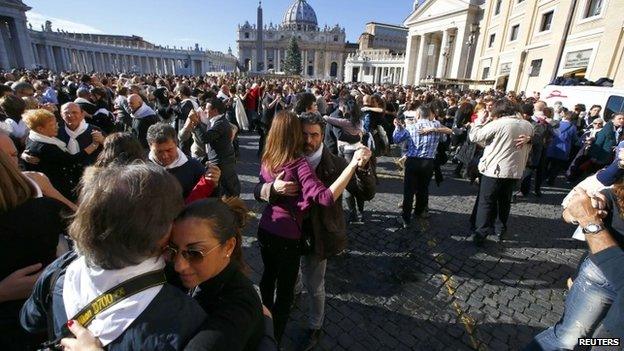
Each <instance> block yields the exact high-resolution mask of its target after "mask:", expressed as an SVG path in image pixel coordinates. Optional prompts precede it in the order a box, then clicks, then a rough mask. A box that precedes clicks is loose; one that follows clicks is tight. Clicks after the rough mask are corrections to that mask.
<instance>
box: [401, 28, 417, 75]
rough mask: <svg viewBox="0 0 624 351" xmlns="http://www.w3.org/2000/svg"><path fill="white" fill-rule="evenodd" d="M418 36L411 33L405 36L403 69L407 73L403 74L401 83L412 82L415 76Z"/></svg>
mask: <svg viewBox="0 0 624 351" xmlns="http://www.w3.org/2000/svg"><path fill="white" fill-rule="evenodd" d="M417 50H418V36H417V35H411V36H409V37H408V38H407V47H406V49H405V69H404V71H405V72H406V73H407V74H404V75H403V80H402V82H403V84H405V85H408V84H414V77H415V76H416V62H417V56H418V51H417Z"/></svg>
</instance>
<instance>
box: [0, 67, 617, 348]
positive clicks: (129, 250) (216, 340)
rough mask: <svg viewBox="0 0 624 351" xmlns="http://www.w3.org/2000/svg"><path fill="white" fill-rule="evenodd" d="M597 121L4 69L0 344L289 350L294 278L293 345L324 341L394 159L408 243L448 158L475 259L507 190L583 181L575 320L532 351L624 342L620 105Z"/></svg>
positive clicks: (223, 81)
mask: <svg viewBox="0 0 624 351" xmlns="http://www.w3.org/2000/svg"><path fill="white" fill-rule="evenodd" d="M601 112H602V111H601V106H598V105H595V106H591V107H590V108H589V111H588V112H586V106H583V105H576V106H574V107H572V108H570V109H568V108H566V107H564V106H562V105H561V104H560V103H556V104H554V105H553V106H548V105H547V104H546V103H545V102H544V101H542V100H541V99H540V96H539V93H534V94H532V95H531V96H528V95H526V94H525V93H518V94H516V93H515V92H502V91H495V90H489V91H478V90H462V89H436V88H422V87H412V86H401V85H389V84H377V85H371V84H365V83H349V84H345V83H339V82H334V81H302V80H299V79H294V78H279V77H274V78H269V77H253V78H252V77H243V76H236V75H224V76H202V77H199V76H172V75H163V76H157V75H138V74H134V75H125V74H121V75H112V74H99V73H93V74H84V73H76V72H71V73H68V72H60V73H56V72H51V71H46V70H38V71H27V70H13V71H12V72H5V73H2V74H1V75H0V190H1V192H0V218H1V220H0V233H1V234H0V241H1V242H2V244H3V245H2V246H0V247H2V249H1V250H2V252H3V255H2V257H3V259H2V260H3V261H4V262H5V263H4V264H3V265H2V267H3V268H2V272H1V274H0V279H1V280H0V324H1V325H2V330H3V331H4V332H3V333H1V334H0V344H1V345H3V346H5V349H9V350H24V349H29V350H30V349H33V350H34V349H37V348H45V347H47V348H49V349H57V348H63V347H64V348H65V349H67V350H100V349H107V350H129V349H137V350H148V349H149V350H152V349H176V350H178V349H180V350H182V349H184V350H222V349H223V350H225V349H227V350H274V349H278V348H279V345H280V344H281V340H282V338H283V335H284V331H285V329H286V326H287V323H288V320H289V316H290V310H291V307H292V305H293V300H294V295H295V290H296V289H297V282H298V281H300V282H301V284H302V286H303V289H305V291H306V292H307V296H308V299H309V312H308V315H309V321H308V328H307V331H306V333H305V338H304V340H302V341H301V343H300V345H299V347H300V349H301V350H311V349H313V348H314V347H315V346H316V345H317V344H318V342H319V340H320V338H321V335H322V329H323V321H324V315H325V273H326V268H327V260H328V259H329V258H331V257H333V256H336V255H338V254H340V253H341V252H342V251H343V250H344V249H345V248H346V247H347V226H348V225H351V224H357V223H365V222H366V221H367V220H368V219H369V215H370V213H369V212H370V211H367V210H366V207H365V204H366V202H369V201H373V200H374V197H375V193H376V188H377V185H378V184H379V183H380V182H381V181H382V180H381V179H380V177H378V175H377V158H379V157H382V156H390V157H395V159H396V163H397V166H398V168H399V169H400V170H401V172H402V174H403V194H402V195H403V200H402V201H401V203H399V207H400V209H399V210H397V227H398V228H399V229H398V230H403V231H407V232H413V233H417V232H418V230H419V223H420V222H421V221H422V220H426V219H427V218H428V217H429V216H430V213H429V204H428V200H429V199H428V198H429V188H430V182H431V179H432V178H433V179H434V180H435V183H436V184H437V186H443V184H444V180H445V179H444V178H445V174H444V172H442V166H443V165H444V164H446V163H449V162H451V163H453V164H454V171H453V172H451V173H452V176H454V177H457V178H465V179H468V180H470V182H471V183H472V184H474V183H478V191H475V192H476V197H475V203H474V207H473V212H472V215H471V216H470V222H469V223H466V226H467V227H468V226H470V230H467V231H466V232H467V233H470V235H471V237H472V239H471V240H472V241H473V242H474V244H475V245H477V246H482V245H484V244H485V243H486V241H488V240H489V239H488V237H492V236H496V237H498V240H505V237H506V235H507V231H508V229H507V228H508V220H509V214H510V209H511V205H512V202H513V201H514V199H520V198H522V197H527V196H537V197H540V196H542V185H543V184H544V183H546V184H547V185H548V186H551V185H553V184H555V182H560V185H561V186H567V185H570V186H571V187H574V190H573V191H572V192H571V194H570V195H569V196H568V197H567V198H566V200H565V201H564V206H565V208H566V212H565V217H566V220H568V221H571V222H574V223H577V224H578V225H579V230H578V231H577V232H578V233H576V234H575V235H576V237H578V238H581V239H583V238H584V236H587V237H588V243H589V251H590V253H589V255H588V256H587V258H585V259H584V261H583V263H582V264H581V265H580V266H579V272H578V273H577V274H576V276H575V278H574V281H573V282H572V283H571V287H570V293H569V294H568V298H567V301H566V310H565V312H564V315H563V316H562V318H561V320H560V321H559V322H558V323H557V324H556V325H555V326H553V327H552V328H549V329H548V330H546V331H544V332H542V333H540V334H539V335H537V336H536V337H535V339H534V340H533V341H532V343H531V344H530V345H528V346H527V349H544V350H559V349H572V348H574V346H575V345H576V342H577V339H578V338H581V337H587V336H592V335H594V334H595V333H600V334H601V335H615V336H624V333H622V331H621V330H620V329H621V326H622V325H624V324H623V323H622V322H624V321H623V320H622V316H621V313H620V309H621V306H618V305H614V307H615V308H611V311H610V306H611V304H612V303H616V304H617V302H615V301H621V298H622V297H621V295H620V294H621V286H622V285H624V283H623V282H622V281H623V280H624V278H623V277H622V274H621V273H620V272H618V270H617V269H616V267H617V266H618V262H621V261H622V260H623V259H624V253H623V252H622V250H621V248H622V243H621V239H620V237H621V236H620V235H618V234H620V233H623V232H624V227H622V225H621V221H622V220H621V216H620V213H621V209H620V206H624V192H622V189H621V187H622V184H624V183H622V175H623V174H624V171H623V170H622V168H624V160H623V158H624V151H622V152H621V153H620V152H619V151H618V150H620V149H622V148H624V144H620V142H621V141H622V139H623V138H624V135H623V134H622V127H623V126H624V113H621V112H617V113H615V114H613V115H610V116H607V115H604V114H602V115H601ZM242 134H249V135H253V134H256V135H257V138H258V150H257V153H256V155H255V156H257V157H258V159H259V163H260V168H259V169H258V174H259V177H258V183H257V185H256V186H255V189H254V196H255V199H256V200H257V201H259V202H262V203H264V204H265V205H264V210H263V212H262V214H261V217H260V220H259V222H258V224H257V230H256V232H257V241H258V243H259V246H260V253H261V258H262V263H263V267H262V277H261V279H260V281H259V282H258V285H259V294H258V292H256V290H255V288H254V285H253V283H252V282H251V281H250V279H249V278H248V277H247V274H246V273H247V271H248V267H247V265H246V263H245V262H244V259H243V257H244V256H243V252H242V250H243V248H242V236H241V235H242V232H243V230H244V227H245V226H246V225H247V223H248V222H249V219H250V218H249V217H248V216H249V215H248V209H247V207H246V206H245V203H244V202H243V201H242V200H240V198H239V196H240V194H241V183H240V179H239V176H238V173H237V162H238V160H239V157H240V155H241V152H245V150H244V149H242V148H239V140H238V139H239V136H240V135H242ZM562 175H563V177H562ZM531 189H533V191H531ZM343 194H344V198H345V202H346V211H344V210H343V201H342V198H343V196H342V195H343ZM33 218H35V219H36V220H33ZM590 237H591V239H589V238H590ZM596 238H599V239H596ZM619 264H621V263H619ZM587 286H591V287H592V289H593V290H592V291H591V292H590V291H588V288H587ZM596 295H599V296H600V297H601V299H600V301H597V299H596ZM586 311H593V312H592V313H585V312H586ZM609 311H610V312H609ZM607 312H609V313H607ZM605 316H606V317H605ZM601 322H604V323H601ZM598 326H600V328H599V327H598ZM42 345H43V346H42Z"/></svg>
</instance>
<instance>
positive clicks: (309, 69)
mask: <svg viewBox="0 0 624 351" xmlns="http://www.w3.org/2000/svg"><path fill="white" fill-rule="evenodd" d="M313 75H314V67H312V66H308V76H313Z"/></svg>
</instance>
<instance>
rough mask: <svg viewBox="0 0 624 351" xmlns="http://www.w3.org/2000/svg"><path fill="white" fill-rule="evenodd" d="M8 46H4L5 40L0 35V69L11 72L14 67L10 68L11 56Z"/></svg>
mask: <svg viewBox="0 0 624 351" xmlns="http://www.w3.org/2000/svg"><path fill="white" fill-rule="evenodd" d="M7 53H8V51H7V49H6V46H5V45H4V39H3V38H2V35H0V68H2V69H5V70H10V69H11V68H12V67H9V55H8V54H7Z"/></svg>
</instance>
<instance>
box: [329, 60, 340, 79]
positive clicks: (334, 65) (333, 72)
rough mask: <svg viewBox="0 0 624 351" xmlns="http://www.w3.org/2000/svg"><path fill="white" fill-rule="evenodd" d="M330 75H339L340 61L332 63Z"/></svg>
mask: <svg viewBox="0 0 624 351" xmlns="http://www.w3.org/2000/svg"><path fill="white" fill-rule="evenodd" d="M329 76H330V77H334V78H335V77H337V76H338V63H336V62H332V63H331V65H330V66H329Z"/></svg>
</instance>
